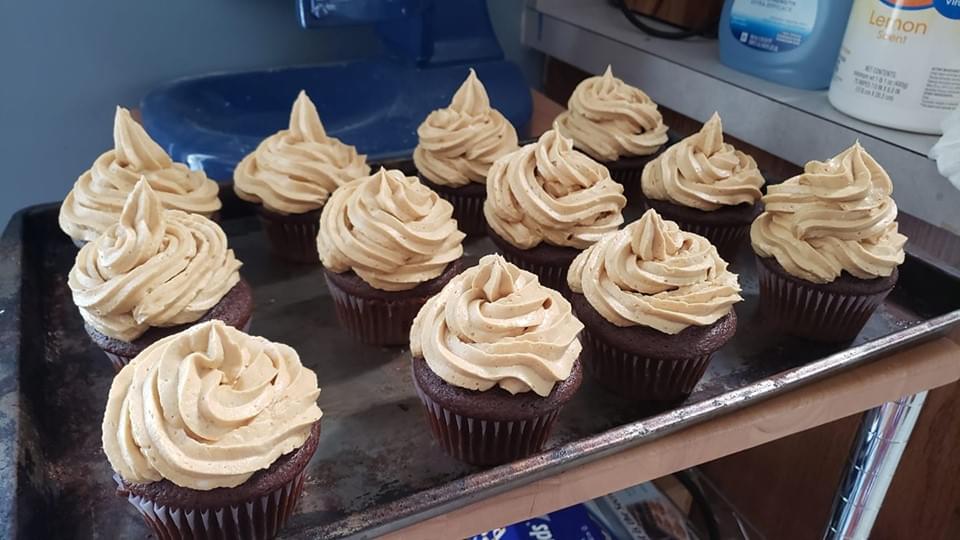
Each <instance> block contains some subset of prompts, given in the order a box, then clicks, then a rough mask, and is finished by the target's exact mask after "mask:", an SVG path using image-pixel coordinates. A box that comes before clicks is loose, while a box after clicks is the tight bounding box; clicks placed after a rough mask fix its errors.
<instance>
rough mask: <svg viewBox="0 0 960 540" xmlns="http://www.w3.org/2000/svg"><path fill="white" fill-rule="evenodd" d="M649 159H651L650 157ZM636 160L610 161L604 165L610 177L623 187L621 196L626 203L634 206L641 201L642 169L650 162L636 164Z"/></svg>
mask: <svg viewBox="0 0 960 540" xmlns="http://www.w3.org/2000/svg"><path fill="white" fill-rule="evenodd" d="M650 159H653V156H651V158H650ZM637 161H638V160H636V159H632V160H630V161H628V162H623V163H621V162H620V161H610V162H607V163H604V165H605V166H606V167H607V170H609V171H610V177H611V178H613V179H614V180H615V181H616V182H617V183H619V184H620V185H622V186H623V196H624V197H626V198H627V202H629V203H631V204H635V203H638V202H642V201H643V190H642V189H641V184H640V178H641V177H642V176H643V167H644V165H646V163H647V162H648V161H650V160H645V161H643V162H642V163H639V164H638V163H637Z"/></svg>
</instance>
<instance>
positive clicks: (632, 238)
mask: <svg viewBox="0 0 960 540" xmlns="http://www.w3.org/2000/svg"><path fill="white" fill-rule="evenodd" d="M567 283H568V284H569V285H570V289H571V290H573V292H575V293H580V294H583V295H584V296H586V298H587V301H588V302H590V305H591V306H593V308H594V309H596V310H597V312H598V313H600V315H601V316H603V318H604V319H606V320H608V321H610V323H612V324H615V325H617V326H620V327H626V326H647V327H650V328H653V329H656V330H659V331H660V332H663V333H665V334H677V333H679V332H681V331H682V330H683V329H684V328H687V327H690V326H707V325H710V324H713V323H714V322H716V321H718V320H719V319H721V318H722V317H724V316H725V315H727V314H728V313H730V310H731V309H732V306H733V304H735V303H737V302H740V301H741V300H743V298H741V297H740V294H739V293H740V285H739V283H738V282H737V275H736V274H733V273H731V272H729V271H728V270H727V263H726V262H724V260H723V259H721V258H720V255H718V254H717V249H716V248H715V247H713V246H712V245H711V244H710V242H709V241H707V239H706V238H704V237H702V236H698V235H696V234H693V233H689V232H685V231H681V230H680V228H679V227H678V226H677V224H676V223H674V222H673V221H666V220H664V219H663V218H661V217H660V215H659V214H657V212H656V211H655V210H652V209H651V210H647V212H646V213H645V214H643V216H642V217H641V218H640V219H639V220H637V221H634V222H633V223H631V224H630V225H627V226H626V227H624V228H623V230H620V231H617V232H615V233H611V234H608V235H606V236H604V237H603V238H602V239H601V240H600V241H599V242H597V243H596V244H594V245H593V246H591V247H590V248H588V249H587V250H585V251H584V252H582V253H580V255H578V256H577V258H576V259H574V260H573V264H571V265H570V271H569V272H568V274H567Z"/></svg>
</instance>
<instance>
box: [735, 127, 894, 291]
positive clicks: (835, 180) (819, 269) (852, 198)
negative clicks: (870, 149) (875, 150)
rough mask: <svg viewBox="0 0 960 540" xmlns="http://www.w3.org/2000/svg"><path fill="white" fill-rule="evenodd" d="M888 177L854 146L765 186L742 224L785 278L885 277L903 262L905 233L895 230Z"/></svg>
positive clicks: (822, 280) (819, 280) (825, 280)
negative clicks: (749, 221)
mask: <svg viewBox="0 0 960 540" xmlns="http://www.w3.org/2000/svg"><path fill="white" fill-rule="evenodd" d="M892 193H893V182H891V181H890V177H889V176H888V175H887V173H886V171H884V170H883V168H882V167H880V165H879V164H878V163H877V162H876V161H875V160H874V159H873V157H871V156H870V154H868V153H867V151H866V150H864V149H863V147H862V146H860V143H859V142H857V143H854V145H853V146H851V147H850V148H848V149H846V150H844V151H843V152H841V153H840V154H838V155H837V156H836V157H834V158H833V159H830V160H829V161H824V162H821V161H811V162H809V163H807V165H806V166H805V167H804V171H803V174H800V175H798V176H795V177H793V178H790V179H789V180H787V181H785V182H783V183H782V184H779V185H773V186H770V187H769V188H767V194H766V195H765V196H764V197H763V204H764V206H765V207H766V211H764V212H763V213H762V214H760V216H759V217H758V218H757V219H756V221H754V222H753V225H752V226H751V228H750V240H751V242H752V243H753V249H754V251H755V252H756V253H757V254H758V255H760V256H761V257H774V258H776V260H777V262H778V263H780V266H782V267H783V269H784V270H786V271H787V273H789V274H790V275H792V276H795V277H798V278H800V279H804V280H807V281H810V282H813V283H830V282H832V281H833V280H835V279H837V278H838V277H840V274H841V273H843V272H847V273H848V274H850V275H852V276H854V277H857V278H860V279H872V278H876V277H881V276H883V277H885V276H889V275H890V274H892V273H893V270H894V269H895V268H896V267H897V266H898V265H899V264H901V263H903V258H904V253H903V246H904V244H905V243H906V242H907V237H906V236H904V235H902V234H900V232H899V231H898V230H897V221H896V219H897V204H896V203H895V202H894V201H893V199H892V198H891V197H890V195H891V194H892Z"/></svg>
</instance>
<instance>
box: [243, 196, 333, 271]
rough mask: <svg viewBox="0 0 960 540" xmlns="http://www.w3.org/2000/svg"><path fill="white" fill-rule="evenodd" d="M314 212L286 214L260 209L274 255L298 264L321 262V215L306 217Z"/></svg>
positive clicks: (262, 223) (260, 215)
mask: <svg viewBox="0 0 960 540" xmlns="http://www.w3.org/2000/svg"><path fill="white" fill-rule="evenodd" d="M314 213H316V212H310V213H308V214H302V215H296V216H285V215H282V214H276V213H273V212H270V211H269V210H265V209H263V208H261V209H260V211H259V212H258V215H259V218H260V223H261V225H262V226H263V231H264V232H265V233H266V235H267V239H268V240H269V241H270V248H271V251H273V253H274V255H276V256H277V257H279V258H281V259H283V260H285V261H289V262H292V263H297V264H320V255H318V254H317V235H318V234H319V233H320V217H319V214H317V216H316V219H309V218H307V217H306V216H308V215H312V214H314Z"/></svg>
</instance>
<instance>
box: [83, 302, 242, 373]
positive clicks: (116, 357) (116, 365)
mask: <svg viewBox="0 0 960 540" xmlns="http://www.w3.org/2000/svg"><path fill="white" fill-rule="evenodd" d="M251 322H253V316H251V317H250V318H249V319H247V322H246V323H244V325H243V328H241V330H243V331H244V332H247V331H248V330H250V323H251ZM101 350H103V349H101ZM103 354H105V355H106V356H107V360H110V363H111V364H112V365H113V369H114V371H116V372H117V373H120V370H121V369H123V367H124V366H126V365H127V364H129V363H130V361H131V360H133V358H135V357H130V356H124V355H122V354H117V353H113V352H110V351H106V350H104V351H103Z"/></svg>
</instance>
